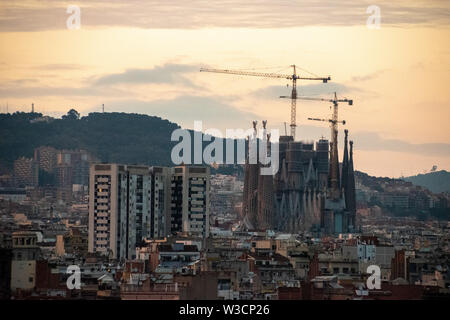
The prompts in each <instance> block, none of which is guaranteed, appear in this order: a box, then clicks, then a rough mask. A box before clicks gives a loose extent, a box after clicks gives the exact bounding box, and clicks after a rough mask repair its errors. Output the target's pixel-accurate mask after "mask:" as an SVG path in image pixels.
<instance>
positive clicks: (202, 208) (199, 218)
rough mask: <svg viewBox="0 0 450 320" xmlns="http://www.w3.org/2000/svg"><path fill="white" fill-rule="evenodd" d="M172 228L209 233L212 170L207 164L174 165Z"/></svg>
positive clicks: (202, 233) (172, 230)
mask: <svg viewBox="0 0 450 320" xmlns="http://www.w3.org/2000/svg"><path fill="white" fill-rule="evenodd" d="M171 172H172V173H171V208H170V219H171V232H172V234H175V233H177V232H182V233H186V234H189V235H196V236H200V237H203V238H207V237H208V236H209V211H210V199H209V191H210V170H209V168H208V167H206V166H179V167H175V168H171Z"/></svg>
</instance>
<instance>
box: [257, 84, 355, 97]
mask: <svg viewBox="0 0 450 320" xmlns="http://www.w3.org/2000/svg"><path fill="white" fill-rule="evenodd" d="M291 90H292V88H291V87H290V86H289V87H287V86H281V85H280V86H267V87H265V88H262V89H258V90H255V91H254V92H253V93H252V95H254V96H257V97H261V98H265V99H278V98H279V97H280V96H290V95H291ZM352 91H361V89H358V88H355V87H352V86H348V85H345V84H341V83H337V82H328V83H325V84H324V83H322V82H319V83H314V84H306V85H302V84H301V82H300V84H298V83H297V94H298V96H305V97H311V96H319V95H320V96H321V97H323V98H325V97H327V96H329V97H330V98H331V97H332V95H333V94H334V92H337V94H338V95H341V94H344V93H348V92H352Z"/></svg>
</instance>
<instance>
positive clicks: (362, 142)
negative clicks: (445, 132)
mask: <svg viewBox="0 0 450 320" xmlns="http://www.w3.org/2000/svg"><path fill="white" fill-rule="evenodd" d="M353 140H355V147H357V148H359V149H361V150H371V151H376V150H385V151H396V152H406V153H415V154H421V155H424V156H440V157H449V156H450V144H448V143H420V144H414V143H410V142H407V141H403V140H396V139H383V138H382V137H380V135H379V134H377V133H375V132H357V133H355V137H354V139H353Z"/></svg>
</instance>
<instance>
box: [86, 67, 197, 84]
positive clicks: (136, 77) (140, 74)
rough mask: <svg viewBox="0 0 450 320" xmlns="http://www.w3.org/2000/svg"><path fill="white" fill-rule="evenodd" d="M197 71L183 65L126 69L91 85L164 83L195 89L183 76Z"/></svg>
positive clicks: (103, 77)
mask: <svg viewBox="0 0 450 320" xmlns="http://www.w3.org/2000/svg"><path fill="white" fill-rule="evenodd" d="M198 69H199V68H198V67H195V66H191V65H183V64H165V65H163V66H156V67H154V68H152V69H128V70H126V71H125V72H122V73H114V74H108V75H105V76H102V77H100V78H98V79H97V80H96V81H95V82H94V83H93V84H94V85H100V86H103V85H112V84H121V83H134V84H138V83H166V84H182V85H185V86H189V87H195V85H194V84H193V83H192V82H191V81H190V80H188V79H187V78H185V77H184V76H183V74H184V73H188V72H194V71H198Z"/></svg>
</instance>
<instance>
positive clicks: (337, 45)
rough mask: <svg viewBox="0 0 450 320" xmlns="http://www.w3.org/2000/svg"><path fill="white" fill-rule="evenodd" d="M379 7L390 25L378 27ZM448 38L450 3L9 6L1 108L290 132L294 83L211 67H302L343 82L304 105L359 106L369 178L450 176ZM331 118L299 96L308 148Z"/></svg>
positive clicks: (4, 11)
mask: <svg viewBox="0 0 450 320" xmlns="http://www.w3.org/2000/svg"><path fill="white" fill-rule="evenodd" d="M71 5H75V6H78V8H79V9H80V20H79V21H80V24H79V28H75V29H74V28H71V26H72V25H73V22H74V21H75V20H73V19H72V17H73V13H74V12H75V11H69V13H68V11H67V9H68V7H69V6H71ZM373 5H375V6H377V7H378V8H379V9H380V20H379V28H373V25H372V24H370V25H369V26H368V25H367V21H368V19H369V22H373V21H374V20H373V19H370V17H371V15H372V14H373V13H374V11H370V10H369V12H368V8H369V7H370V6H373ZM68 20H69V27H70V28H69V27H68ZM70 22H72V24H70ZM449 39H450V2H449V1H448V0H442V1H433V0H425V1H404V0H396V1H384V0H382V1H375V0H370V1H364V0H362V1H361V0H340V1H335V0H325V1H318V0H304V1H296V0H290V1H288V0H276V1H275V0H272V1H269V0H255V1H249V0H246V1H244V0H222V1H206V0H191V1H181V0H171V1H169V0H165V1H164V0H161V1H156V0H151V1H143V0H142V1H138V0H128V1H118V0H110V1H105V0H85V1H71V2H67V1H62V0H21V1H13V0H2V1H1V2H0V112H6V111H9V112H15V111H30V110H31V104H32V103H34V105H35V110H36V111H37V112H41V113H43V114H46V115H51V116H54V117H60V116H61V115H63V114H65V113H67V111H68V110H69V109H71V108H75V109H76V110H78V111H79V112H80V113H81V114H82V115H87V114H88V113H89V112H101V110H102V104H104V105H105V111H106V112H128V113H145V114H148V115H156V116H159V117H162V118H165V119H168V120H170V121H172V122H175V123H178V124H179V125H181V126H182V127H183V128H190V129H191V128H193V126H194V121H195V120H201V121H203V129H208V128H217V129H220V130H222V132H224V133H225V129H227V128H229V129H237V128H243V129H247V128H250V127H251V121H252V120H258V121H259V124H260V123H261V121H262V120H267V121H268V125H267V127H268V128H269V129H279V130H280V133H281V134H284V122H287V123H288V124H289V121H290V101H289V100H286V99H279V96H280V95H289V94H290V89H291V88H290V83H289V82H288V81H287V80H284V79H270V78H257V77H246V76H237V75H226V74H214V73H203V72H199V69H200V68H201V67H210V68H223V69H237V70H248V71H258V72H277V73H283V74H290V73H292V68H291V67H290V65H292V64H296V65H297V66H298V69H297V71H298V73H299V74H300V75H301V76H306V77H308V76H330V77H331V81H330V82H329V83H327V84H323V83H321V82H319V81H300V82H299V83H298V94H299V95H301V96H307V97H323V98H331V97H332V95H333V93H334V92H337V95H338V97H339V98H343V97H347V98H349V99H353V100H354V104H353V105H352V106H348V105H345V104H340V105H339V117H340V119H344V120H346V125H345V128H346V129H348V130H349V138H350V139H351V140H353V141H354V158H355V159H354V160H355V168H356V169H357V170H361V171H364V172H367V173H368V174H371V175H375V176H390V177H399V176H410V175H415V174H418V173H423V172H427V171H430V170H431V168H432V166H433V165H437V167H438V170H440V169H443V170H450V141H449V138H450V130H449V124H448V122H449V119H450V109H449V106H450V90H449V82H450V72H449V71H450V59H449V58H450V41H449ZM330 115H331V110H330V104H329V103H325V102H317V101H306V100H298V101H297V125H298V127H297V134H296V138H297V139H298V140H317V139H319V138H320V137H321V136H325V137H327V138H328V137H329V136H330V129H329V127H328V125H327V123H325V122H314V121H309V120H307V118H308V117H314V118H329V117H330ZM342 129H343V126H340V130H341V131H340V134H339V147H340V149H341V152H340V155H341V156H342V145H343V141H342V137H343V132H342ZM288 130H289V127H288Z"/></svg>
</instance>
